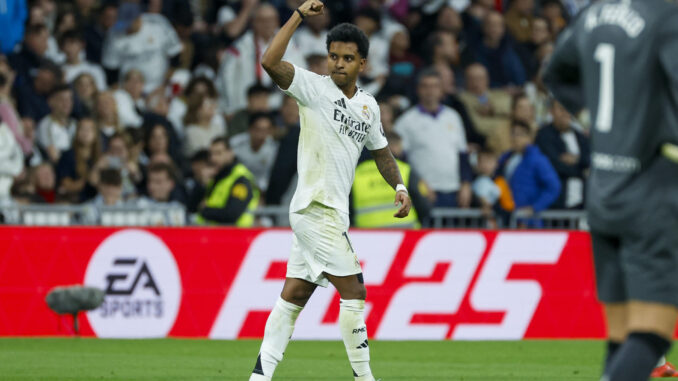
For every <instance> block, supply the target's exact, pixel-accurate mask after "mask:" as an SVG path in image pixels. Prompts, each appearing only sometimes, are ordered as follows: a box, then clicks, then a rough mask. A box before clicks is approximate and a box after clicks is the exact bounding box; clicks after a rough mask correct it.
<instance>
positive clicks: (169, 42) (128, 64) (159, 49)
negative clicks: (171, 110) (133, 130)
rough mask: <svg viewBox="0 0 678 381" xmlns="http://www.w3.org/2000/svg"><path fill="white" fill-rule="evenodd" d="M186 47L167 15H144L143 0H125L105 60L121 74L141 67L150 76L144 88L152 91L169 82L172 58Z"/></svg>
mask: <svg viewBox="0 0 678 381" xmlns="http://www.w3.org/2000/svg"><path fill="white" fill-rule="evenodd" d="M182 49H183V47H182V45H181V41H180V40H179V37H178V36H177V33H176V31H175V30H174V28H173V27H172V25H171V24H170V23H169V21H167V19H166V18H165V17H164V16H163V15H161V14H143V15H142V14H141V10H140V7H139V4H137V3H123V4H122V5H121V6H120V9H119V11H118V23H117V24H116V25H115V26H114V27H113V29H112V30H111V31H110V32H109V35H108V37H107V38H106V41H105V42H104V50H103V56H102V64H103V66H104V68H106V69H108V70H111V72H117V71H119V75H120V76H124V75H125V74H126V73H127V72H128V71H130V70H132V69H137V70H139V71H140V72H141V73H142V74H143V76H144V79H145V80H146V83H145V86H144V92H145V93H150V92H152V91H153V90H155V89H156V88H158V87H160V86H161V85H162V84H163V83H165V79H166V78H167V77H168V75H167V74H168V70H169V69H170V60H171V59H172V58H175V57H177V56H178V55H179V53H181V50H182ZM175 63H177V62H175Z"/></svg>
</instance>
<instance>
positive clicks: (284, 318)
mask: <svg viewBox="0 0 678 381" xmlns="http://www.w3.org/2000/svg"><path fill="white" fill-rule="evenodd" d="M302 309H303V307H299V306H297V305H296V304H293V303H290V302H287V301H285V300H283V299H282V298H278V301H277V302H276V303H275V307H273V311H271V314H270V315H268V320H266V329H265V330H264V341H263V342H262V343H261V349H260V351H259V358H258V359H257V366H255V368H254V371H253V372H252V377H250V381H258V380H266V379H267V380H270V379H271V377H273V372H275V368H276V367H277V366H278V363H279V362H280V361H282V359H283V354H284V353H285V348H287V343H289V341H290V338H291V337H292V331H294V322H295V321H296V320H297V316H299V312H301V310H302ZM259 365H260V366H261V367H260V368H259ZM259 372H262V373H263V376H264V378H262V377H261V376H262V375H261V373H259Z"/></svg>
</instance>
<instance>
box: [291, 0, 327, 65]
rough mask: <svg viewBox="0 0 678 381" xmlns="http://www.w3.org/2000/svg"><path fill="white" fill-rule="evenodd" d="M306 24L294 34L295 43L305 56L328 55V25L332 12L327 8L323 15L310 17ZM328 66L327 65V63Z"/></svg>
mask: <svg viewBox="0 0 678 381" xmlns="http://www.w3.org/2000/svg"><path fill="white" fill-rule="evenodd" d="M304 21H305V22H304V25H303V26H302V27H300V28H299V29H298V30H297V31H296V32H295V33H294V35H293V37H292V38H293V39H294V43H295V45H296V46H298V47H299V50H300V53H301V55H302V56H303V57H305V58H308V57H309V56H311V55H322V56H327V47H326V46H325V44H326V41H327V27H328V26H329V25H330V12H329V11H328V10H327V9H325V10H324V13H323V14H322V15H318V16H314V17H309V18H308V20H304ZM325 66H327V65H325Z"/></svg>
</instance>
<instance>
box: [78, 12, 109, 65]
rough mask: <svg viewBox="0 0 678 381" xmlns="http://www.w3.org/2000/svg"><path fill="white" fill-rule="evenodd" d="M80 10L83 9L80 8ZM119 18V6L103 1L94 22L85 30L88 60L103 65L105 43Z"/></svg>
mask: <svg viewBox="0 0 678 381" xmlns="http://www.w3.org/2000/svg"><path fill="white" fill-rule="evenodd" d="M78 9H82V8H81V7H78ZM117 18H118V5H117V2H115V1H103V2H102V4H101V7H100V8H99V9H98V10H97V12H96V15H95V17H94V20H92V21H93V22H90V23H88V24H87V25H86V26H85V29H84V33H83V35H84V38H85V51H86V56H87V60H88V61H90V62H93V63H96V64H101V58H102V57H101V56H102V53H103V50H104V41H105V39H106V35H107V34H108V31H109V30H110V29H111V28H112V27H113V25H115V21H116V20H117Z"/></svg>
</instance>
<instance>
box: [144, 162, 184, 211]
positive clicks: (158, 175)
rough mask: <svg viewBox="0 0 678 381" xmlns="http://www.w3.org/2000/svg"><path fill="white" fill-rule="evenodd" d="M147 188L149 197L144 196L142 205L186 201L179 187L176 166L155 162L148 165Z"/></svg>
mask: <svg viewBox="0 0 678 381" xmlns="http://www.w3.org/2000/svg"><path fill="white" fill-rule="evenodd" d="M146 189H147V190H148V197H144V198H142V201H141V205H143V203H150V204H166V203H179V204H182V203H184V202H185V200H184V199H183V198H182V197H181V196H180V194H181V192H180V191H179V190H178V189H177V184H176V179H175V174H174V167H173V166H172V165H170V164H165V163H154V164H151V165H149V166H148V177H147V180H146Z"/></svg>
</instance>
